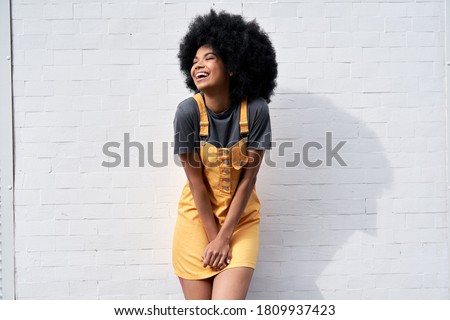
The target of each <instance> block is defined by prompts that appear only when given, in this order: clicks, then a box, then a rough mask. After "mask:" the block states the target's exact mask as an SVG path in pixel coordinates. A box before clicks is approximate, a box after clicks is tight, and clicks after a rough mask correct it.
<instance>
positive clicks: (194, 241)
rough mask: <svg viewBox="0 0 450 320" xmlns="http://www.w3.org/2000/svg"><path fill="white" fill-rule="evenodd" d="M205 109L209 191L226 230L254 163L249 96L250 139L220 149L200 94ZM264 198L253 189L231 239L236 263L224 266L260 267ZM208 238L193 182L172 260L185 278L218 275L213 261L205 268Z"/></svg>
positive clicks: (243, 115) (243, 130) (244, 129)
mask: <svg viewBox="0 0 450 320" xmlns="http://www.w3.org/2000/svg"><path fill="white" fill-rule="evenodd" d="M194 99H195V100H196V101H197V105H198V109H199V112H200V140H201V141H200V158H201V161H202V164H203V165H202V170H203V175H204V177H205V186H206V189H207V191H208V194H209V200H210V202H211V206H212V211H213V213H214V216H215V218H216V222H217V224H218V227H219V229H220V226H221V225H223V223H224V221H225V219H226V217H227V212H228V208H229V207H230V204H231V201H232V200H233V195H234V193H235V191H236V187H237V185H238V183H239V178H240V175H241V172H242V167H243V166H245V165H246V164H247V162H248V157H247V135H248V120H247V119H248V117H247V100H246V99H244V100H243V101H242V102H241V104H240V121H239V130H240V134H241V136H244V137H245V138H243V139H241V140H239V141H238V142H236V143H235V144H234V145H232V146H231V147H230V148H217V147H215V146H214V145H212V144H211V143H209V142H207V141H206V138H207V137H208V125H209V122H208V114H207V111H206V106H205V103H204V101H203V97H202V96H201V95H200V94H199V93H197V94H196V95H194ZM259 210H260V202H259V199H258V196H257V195H256V190H255V188H253V190H252V193H251V195H250V198H249V200H248V203H247V206H246V207H245V210H244V212H243V213H242V215H241V218H240V220H239V223H238V225H237V226H236V229H235V230H234V233H233V236H232V238H231V241H230V247H231V254H232V258H231V262H230V264H229V265H228V266H226V267H225V268H224V269H222V270H221V271H223V270H227V269H229V268H235V267H250V268H253V269H254V268H255V267H256V259H257V256H258V246H259V222H260V213H259ZM208 243H209V242H208V238H207V236H206V232H205V230H204V228H203V224H202V221H201V218H200V215H199V213H198V211H197V208H196V206H195V203H194V198H193V196H192V193H191V190H190V187H189V182H186V184H185V186H184V188H183V191H182V194H181V199H180V201H179V203H178V217H177V221H176V225H175V231H174V237H173V246H172V262H173V267H174V270H175V274H176V275H177V276H178V277H180V278H184V279H191V280H194V279H205V278H209V277H212V276H214V275H216V274H218V273H219V272H221V271H214V270H212V269H211V267H210V266H207V267H203V260H202V253H203V250H204V249H205V247H206V245H207V244H208Z"/></svg>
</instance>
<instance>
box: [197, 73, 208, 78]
mask: <svg viewBox="0 0 450 320" xmlns="http://www.w3.org/2000/svg"><path fill="white" fill-rule="evenodd" d="M207 76H208V74H207V73H206V72H199V73H197V74H196V75H195V77H196V78H197V79H198V78H203V77H207Z"/></svg>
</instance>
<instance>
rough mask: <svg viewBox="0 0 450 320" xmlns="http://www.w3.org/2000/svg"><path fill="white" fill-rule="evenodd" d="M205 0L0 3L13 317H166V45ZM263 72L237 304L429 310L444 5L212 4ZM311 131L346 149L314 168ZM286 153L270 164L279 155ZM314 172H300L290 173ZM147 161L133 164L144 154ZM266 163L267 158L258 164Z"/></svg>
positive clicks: (175, 93)
mask: <svg viewBox="0 0 450 320" xmlns="http://www.w3.org/2000/svg"><path fill="white" fill-rule="evenodd" d="M211 5H212V4H211V2H209V1H194V2H192V1H189V2H188V1H182V0H180V1H157V0H155V1H137V2H136V1H133V2H124V1H119V0H115V1H73V2H70V1H64V2H58V3H53V2H52V1H30V0H13V1H12V9H13V11H12V15H13V57H14V59H13V65H14V70H13V71H14V72H13V76H14V82H13V86H14V121H15V160H16V161H15V170H16V171H15V179H16V180H15V181H16V184H15V187H16V190H15V223H16V230H15V236H16V238H15V245H16V248H15V249H16V286H17V291H16V296H17V298H18V299H40V298H44V299H73V298H79V299H108V298H113V299H115V298H126V299H179V298H182V294H181V289H180V287H179V284H178V280H177V279H176V277H175V276H174V275H173V271H172V266H171V238H172V230H173V225H174V222H175V217H176V214H177V201H178V197H179V194H180V192H181V188H182V185H183V184H184V181H185V177H184V173H183V171H182V169H181V168H180V167H177V166H176V165H175V163H174V159H173V156H172V148H171V147H170V144H169V148H168V149H167V150H168V151H167V152H166V154H167V155H168V160H169V161H168V162H169V165H168V166H165V167H161V168H155V167H151V166H150V165H148V164H146V165H145V166H144V167H139V165H138V156H137V148H132V150H131V161H130V166H129V167H124V166H123V162H122V165H121V166H119V167H116V168H105V167H102V166H101V163H102V161H109V160H112V159H108V158H107V157H106V156H105V155H104V154H103V152H102V146H103V144H104V143H106V142H108V141H117V142H120V143H121V149H120V153H121V155H122V156H123V143H124V134H125V133H129V134H130V140H131V141H139V142H141V143H142V144H146V143H147V142H153V144H154V149H155V154H156V156H155V157H154V161H161V159H162V156H161V154H162V153H163V142H170V141H172V118H173V115H174V111H175V108H176V105H177V103H178V102H179V101H180V100H181V99H183V98H184V97H186V95H187V94H189V93H188V91H187V90H186V89H185V88H184V86H183V80H182V78H181V75H180V73H179V71H178V65H177V63H178V61H177V58H176V53H177V45H178V41H179V39H180V38H181V37H182V35H183V34H184V32H185V31H186V28H187V25H188V23H189V21H190V19H191V18H192V17H193V16H194V15H196V14H198V13H204V12H207V11H208V10H209V8H210V7H211ZM214 7H215V8H219V9H226V10H228V11H230V12H233V13H243V14H244V15H245V16H246V17H247V18H251V19H253V18H256V19H257V21H258V22H259V23H260V24H261V25H262V26H263V28H264V29H265V30H266V31H268V32H269V34H270V37H271V38H272V39H273V42H274V45H275V47H276V51H277V56H278V61H279V79H278V84H279V85H278V88H277V91H276V93H277V94H276V96H275V97H274V98H273V102H272V103H271V105H270V107H271V116H272V127H273V136H274V139H275V140H274V141H275V143H276V147H275V148H274V149H273V150H272V152H271V153H270V159H271V160H272V161H275V162H276V164H277V166H276V167H275V168H274V167H269V166H268V165H264V166H263V168H262V169H261V173H260V177H259V180H258V185H257V189H258V193H259V195H260V198H261V201H262V226H261V249H260V256H259V262H258V267H257V270H256V273H255V276H254V279H253V282H252V284H251V288H250V293H249V298H251V299H260V298H261V299H266V298H267V299H430V298H433V299H447V298H449V280H448V274H449V263H448V244H447V235H448V230H447V226H448V223H447V212H448V204H447V198H446V186H447V182H446V130H445V128H446V123H445V114H446V110H445V107H446V106H445V91H444V83H445V82H444V81H445V74H444V38H445V37H444V14H445V10H444V1H442V0H440V1H420V2H416V1H412V0H401V1H400V0H399V1H394V0H392V1H371V2H366V1H327V2H325V1H317V0H310V1H265V0H260V1H250V0H249V1H222V2H216V3H215V5H214ZM326 132H332V133H333V141H332V145H333V146H336V145H337V144H338V143H339V141H346V144H345V145H344V146H343V147H342V149H341V150H340V152H339V154H340V156H341V157H342V158H343V159H344V161H345V162H346V163H347V166H346V167H341V166H340V165H339V164H338V163H337V161H336V159H334V160H333V162H332V166H326V165H325V160H326V157H325V151H326V148H325V137H326ZM286 141H290V142H292V147H287V148H286V149H285V150H284V155H282V154H281V148H280V144H281V143H283V142H286ZM308 142H318V143H320V144H321V145H322V146H323V148H322V149H320V150H316V149H315V148H312V149H310V154H309V160H310V161H315V160H318V159H319V160H323V161H324V162H323V163H322V165H320V166H318V167H307V166H306V165H305V164H304V162H303V161H302V162H300V163H299V164H298V165H296V166H294V167H292V166H291V167H287V162H291V161H292V160H293V159H294V157H295V154H301V155H300V158H301V159H303V160H304V154H303V149H302V148H303V146H304V145H305V144H306V143H308ZM145 150H146V151H147V150H148V148H147V147H146V149H145ZM266 159H268V158H266Z"/></svg>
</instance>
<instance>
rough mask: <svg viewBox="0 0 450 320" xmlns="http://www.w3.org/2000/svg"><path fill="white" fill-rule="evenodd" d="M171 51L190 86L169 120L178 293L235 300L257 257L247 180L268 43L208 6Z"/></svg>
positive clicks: (266, 136)
mask: <svg viewBox="0 0 450 320" xmlns="http://www.w3.org/2000/svg"><path fill="white" fill-rule="evenodd" d="M178 57H179V59H180V68H181V71H182V72H183V74H184V75H185V77H186V84H187V86H188V87H189V88H190V89H192V90H193V91H194V92H196V94H195V95H194V96H193V97H191V98H188V99H186V100H184V101H182V102H181V103H180V104H179V105H178V108H177V111H176V114H175V119H174V130H175V154H178V155H179V157H180V160H181V162H182V164H183V167H184V170H185V173H186V176H187V182H186V185H185V186H184V189H183V191H182V194H181V199H180V201H179V205H178V218H177V222H176V226H175V231H174V238H173V252H172V253H173V255H172V260H173V266H174V269H175V273H176V275H177V276H178V277H179V279H180V283H181V286H182V289H183V293H184V296H185V298H186V299H245V297H246V295H247V290H248V287H249V284H250V281H251V278H252V275H253V270H254V269H255V266H256V259H257V255H258V241H259V221H260V212H259V210H260V202H259V200H258V197H257V195H256V191H255V182H256V176H257V174H258V170H259V167H260V164H261V161H262V159H263V153H264V150H265V149H270V147H271V128H270V117H269V109H268V105H267V103H268V102H270V100H269V99H270V97H271V95H272V94H273V90H274V88H275V79H276V76H277V63H276V59H275V51H274V49H273V46H272V44H271V42H270V40H269V37H268V36H267V34H266V33H265V32H264V31H262V30H261V29H260V27H259V26H258V24H257V23H256V22H255V21H251V22H247V21H245V20H244V19H243V18H242V17H241V16H239V15H231V14H228V13H225V12H223V11H222V12H220V13H219V14H217V13H216V12H215V11H213V10H211V12H210V13H209V14H206V15H204V16H198V17H196V18H195V20H194V21H193V22H192V23H191V24H190V26H189V30H188V32H187V34H186V35H185V36H184V38H183V39H182V41H181V44H180V51H179V53H178Z"/></svg>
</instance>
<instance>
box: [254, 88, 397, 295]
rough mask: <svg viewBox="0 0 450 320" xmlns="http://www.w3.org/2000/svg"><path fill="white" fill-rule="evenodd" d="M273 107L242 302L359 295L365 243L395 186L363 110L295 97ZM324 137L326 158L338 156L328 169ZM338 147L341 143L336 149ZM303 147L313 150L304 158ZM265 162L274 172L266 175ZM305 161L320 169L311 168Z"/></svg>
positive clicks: (367, 254)
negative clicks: (250, 272)
mask: <svg viewBox="0 0 450 320" xmlns="http://www.w3.org/2000/svg"><path fill="white" fill-rule="evenodd" d="M349 99H351V95H350V98H349ZM344 103H345V102H343V103H342V104H344ZM349 103H351V101H350V102H349ZM353 103H354V102H353ZM270 107H271V121H272V131H273V137H272V138H273V142H274V146H273V148H272V150H271V151H270V153H267V154H266V164H264V165H263V167H262V168H261V171H260V174H259V176H258V183H257V192H258V195H259V197H260V199H261V203H262V209H261V237H260V252H259V258H258V266H257V268H256V271H255V274H254V276H253V280H252V284H251V287H250V290H249V294H248V297H247V298H248V299H323V298H337V297H338V296H337V295H335V294H334V293H335V291H336V290H346V291H349V290H356V291H358V290H359V292H360V293H361V288H360V287H361V283H364V277H365V273H366V272H367V270H370V268H371V266H370V265H371V264H372V262H374V259H373V257H371V252H372V251H371V247H372V245H371V244H370V242H371V241H366V240H364V239H367V238H369V239H371V238H374V237H375V236H376V235H377V218H379V215H380V212H379V208H377V200H378V199H380V198H381V197H382V192H383V190H385V189H389V187H390V183H391V180H392V177H391V176H392V172H391V169H390V164H389V161H388V160H387V159H386V157H385V155H384V151H383V148H382V146H381V144H380V142H379V140H378V138H377V136H376V134H375V132H374V131H373V130H371V129H369V128H367V126H366V125H365V124H364V123H363V121H364V112H367V110H368V109H367V108H360V109H358V108H357V107H354V108H353V109H351V113H352V115H351V114H349V113H348V112H346V111H344V110H343V109H342V108H339V107H336V106H333V105H332V103H330V101H329V100H327V98H326V97H323V96H319V95H313V94H298V93H295V94H293V93H288V94H280V95H278V96H276V97H275V98H274V100H273V101H272V102H271V104H270ZM327 132H331V135H332V141H328V144H329V150H328V154H329V156H331V153H330V152H329V151H330V150H331V149H333V148H335V151H337V153H338V156H335V157H334V158H332V159H331V165H327V163H326V158H327V156H326V154H327V147H326V144H327V138H326V136H327ZM329 135H330V134H329ZM340 141H344V142H345V143H344V144H343V145H342V146H341V148H340V149H339V147H338V144H339V143H340ZM310 142H313V144H311V143H310ZM317 143H318V144H317ZM319 144H320V145H319ZM330 144H331V145H330ZM305 145H306V146H311V147H310V148H309V152H308V154H307V156H306V153H305V152H304V150H303V148H304V146H305ZM320 146H322V148H321V149H318V148H320ZM339 156H340V157H341V158H342V160H343V161H344V162H345V164H346V166H345V164H344V165H341V164H340V163H339V162H338V161H337V159H338V158H339ZM269 157H270V160H272V161H274V162H275V163H276V166H275V167H268V165H267V161H268V159H269ZM308 160H309V161H310V162H312V163H313V162H315V161H316V160H322V161H323V162H322V163H320V165H318V164H319V163H316V164H315V165H316V166H315V167H314V165H312V164H311V163H310V164H307V161H308ZM317 165H318V166H317ZM377 216H378V217H377ZM387 216H388V217H391V215H387ZM349 238H351V241H350V243H351V244H349V245H347V246H345V248H346V249H345V250H344V249H343V247H344V245H345V244H346V243H348V241H349ZM341 296H345V295H341ZM357 296H358V295H357ZM359 296H360V297H362V296H363V295H362V294H359Z"/></svg>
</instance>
